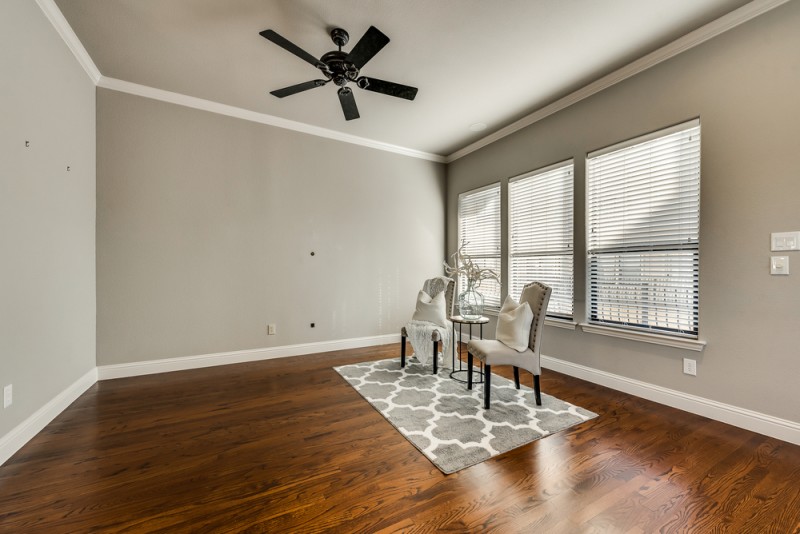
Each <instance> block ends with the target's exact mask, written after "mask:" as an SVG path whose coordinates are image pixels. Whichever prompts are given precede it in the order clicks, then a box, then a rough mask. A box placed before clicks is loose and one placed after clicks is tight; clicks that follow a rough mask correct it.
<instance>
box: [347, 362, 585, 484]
mask: <svg viewBox="0 0 800 534" xmlns="http://www.w3.org/2000/svg"><path fill="white" fill-rule="evenodd" d="M334 369H335V370H336V371H337V372H338V373H339V374H340V375H342V377H343V378H344V379H345V380H346V381H347V382H348V383H349V384H350V385H351V386H353V388H354V389H355V390H356V391H358V392H359V393H360V394H361V396H362V397H364V398H365V399H366V400H367V401H368V402H369V403H370V404H371V405H372V406H373V407H374V408H375V409H377V410H378V411H379V412H380V413H381V414H383V416H384V417H385V418H386V420H387V421H389V422H390V423H391V424H392V425H393V426H394V427H395V428H397V430H399V431H400V433H401V434H403V435H404V436H405V437H406V439H408V440H409V441H410V442H411V443H412V444H413V445H414V446H415V447H416V448H417V449H419V450H420V451H421V452H422V454H424V455H425V456H426V457H427V458H428V459H429V460H430V461H431V462H433V464H434V465H435V466H436V467H438V468H439V469H440V470H441V471H442V472H443V473H445V474H449V473H455V472H456V471H459V470H461V469H464V468H465V467H469V466H471V465H475V464H477V463H480V462H482V461H484V460H486V459H488V458H491V457H492V456H496V455H498V454H501V453H504V452H506V451H510V450H511V449H514V448H516V447H519V446H521V445H524V444H526V443H530V442H531V441H534V440H537V439H539V438H542V437H544V436H547V435H550V434H553V433H555V432H558V431H560V430H564V429H565V428H569V427H571V426H573V425H576V424H578V423H582V422H584V421H588V420H589V419H593V418H595V417H597V414H595V413H592V412H590V411H588V410H584V409H583V408H580V407H578V406H575V405H573V404H570V403H568V402H564V401H562V400H559V399H556V398H555V397H552V396H550V395H546V394H544V393H542V406H536V402H535V401H534V399H533V391H532V390H531V388H528V387H525V386H522V389H519V390H517V389H516V388H515V387H514V382H512V381H510V380H507V379H505V378H503V377H501V376H498V375H496V374H494V373H493V374H492V399H491V402H492V408H491V409H490V410H484V409H483V384H475V385H473V390H472V391H469V390H467V385H466V384H464V383H461V382H458V381H456V380H453V379H451V378H450V373H449V370H444V369H440V370H439V374H438V375H433V374H431V367H430V365H427V366H422V365H421V364H419V363H417V362H416V361H415V360H414V359H411V360H410V361H407V363H406V367H405V369H403V368H401V367H400V358H393V359H389V360H378V361H373V362H363V363H356V364H352V365H344V366H341V367H334ZM464 376H466V375H464ZM523 376H524V373H523ZM528 377H530V375H528Z"/></svg>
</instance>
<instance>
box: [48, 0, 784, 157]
mask: <svg viewBox="0 0 800 534" xmlns="http://www.w3.org/2000/svg"><path fill="white" fill-rule="evenodd" d="M789 1H790V0H753V1H752V2H750V3H748V4H746V5H744V6H742V7H740V8H739V9H737V10H735V11H732V12H730V13H728V14H727V15H723V16H722V17H720V18H718V19H716V20H714V21H712V22H709V23H708V24H706V25H705V26H702V27H700V28H698V29H696V30H694V31H692V32H690V33H688V34H686V35H684V36H683V37H680V38H678V39H676V40H675V41H673V42H671V43H669V44H667V45H665V46H663V47H661V48H659V49H658V50H655V51H653V52H651V53H649V54H647V55H645V56H643V57H641V58H639V59H637V60H636V61H633V62H632V63H629V64H628V65H626V66H624V67H621V68H619V69H617V70H615V71H614V72H612V73H610V74H607V75H606V76H603V77H602V78H599V79H597V80H595V81H594V82H592V83H590V84H589V85H586V86H584V87H582V88H581V89H578V90H577V91H575V92H573V93H570V94H569V95H567V96H565V97H563V98H560V99H559V100H556V101H555V102H553V103H551V104H548V105H547V106H544V107H543V108H540V109H538V110H536V111H534V112H533V113H531V114H529V115H527V116H525V117H523V118H521V119H519V120H517V121H515V122H513V123H511V124H509V125H508V126H506V127H504V128H501V129H500V130H497V131H496V132H494V133H492V134H490V135H488V136H486V137H484V138H482V139H479V140H478V141H476V142H474V143H471V144H469V145H467V146H465V147H464V148H461V149H459V150H457V151H456V152H453V153H452V154H450V155H449V156H441V155H439V154H432V153H429V152H423V151H420V150H414V149H411V148H407V147H401V146H397V145H392V144H389V143H383V142H381V141H375V140H373V139H367V138H365V137H358V136H355V135H350V134H346V133H342V132H337V131H334V130H329V129H327V128H321V127H318V126H312V125H309V124H305V123H301V122H297V121H292V120H288V119H283V118H281V117H275V116H274V115H268V114H266V113H259V112H256V111H251V110H247V109H244V108H238V107H235V106H229V105H227V104H221V103H218V102H213V101H211V100H204V99H202V98H196V97H192V96H188V95H183V94H180V93H173V92H170V91H164V90H162V89H156V88H154V87H148V86H145V85H139V84H136V83H132V82H127V81H124V80H118V79H116V78H109V77H106V76H103V75H102V74H101V73H100V70H99V69H98V68H97V66H96V65H95V64H94V61H92V58H91V57H90V56H89V53H88V52H87V51H86V49H85V48H84V47H83V44H82V43H81V42H80V39H78V36H77V35H76V34H75V32H74V31H73V30H72V27H71V26H70V25H69V23H68V22H67V19H66V18H64V15H63V14H62V13H61V10H60V9H59V8H58V6H57V5H56V4H55V1H54V0H36V3H37V4H38V6H39V8H40V9H41V10H42V12H43V13H44V14H45V16H46V17H47V19H48V20H49V21H50V23H51V24H52V25H53V27H54V28H55V29H56V31H57V32H58V34H59V35H60V36H61V38H62V39H63V40H64V42H65V43H66V44H67V47H69V49H70V51H71V52H72V53H73V55H74V56H75V58H76V59H77V60H78V63H79V64H80V65H81V66H82V67H83V69H84V70H85V71H86V73H87V74H88V75H89V78H91V80H92V81H93V82H94V84H95V85H97V86H99V87H103V88H106V89H111V90H114V91H120V92H124V93H129V94H133V95H138V96H143V97H145V98H152V99H155V100H161V101H163V102H169V103H172V104H177V105H180V106H186V107H190V108H194V109H200V110H204V111H209V112H211V113H217V114H220V115H227V116H230V117H235V118H239V119H243V120H248V121H252V122H257V123H260V124H266V125H269V126H276V127H278V128H284V129H287V130H294V131H297V132H302V133H307V134H310V135H315V136H318V137H325V138H328V139H334V140H337V141H342V142H344V143H350V144H354V145H360V146H364V147H368V148H374V149H376V150H383V151H386V152H393V153H395V154H401V155H403V156H409V157H412V158H418V159H424V160H427V161H433V162H436V163H452V162H453V161H456V160H457V159H459V158H462V157H464V156H466V155H467V154H471V153H472V152H475V151H476V150H479V149H481V148H483V147H485V146H487V145H490V144H492V143H494V142H495V141H498V140H500V139H502V138H504V137H507V136H509V135H511V134H512V133H514V132H517V131H519V130H521V129H523V128H525V127H527V126H530V125H531V124H534V123H536V122H538V121H540V120H542V119H544V118H546V117H549V116H550V115H553V114H554V113H557V112H559V111H561V110H563V109H566V108H568V107H569V106H572V105H573V104H576V103H578V102H580V101H581V100H584V99H586V98H588V97H590V96H592V95H594V94H597V93H599V92H600V91H603V90H604V89H607V88H609V87H611V86H613V85H615V84H617V83H619V82H621V81H623V80H626V79H628V78H630V77H632V76H634V75H636V74H639V73H640V72H643V71H645V70H647V69H649V68H650V67H653V66H655V65H658V64H659V63H661V62H663V61H666V60H668V59H670V58H672V57H675V56H677V55H678V54H681V53H683V52H685V51H687V50H689V49H691V48H694V47H695V46H697V45H699V44H702V43H704V42H706V41H708V40H709V39H712V38H714V37H716V36H718V35H720V34H722V33H724V32H726V31H728V30H730V29H732V28H735V27H736V26H739V25H740V24H743V23H745V22H747V21H749V20H751V19H754V18H755V17H758V16H759V15H762V14H764V13H766V12H768V11H770V10H772V9H774V8H776V7H778V6H781V5H783V4H785V3H787V2H789Z"/></svg>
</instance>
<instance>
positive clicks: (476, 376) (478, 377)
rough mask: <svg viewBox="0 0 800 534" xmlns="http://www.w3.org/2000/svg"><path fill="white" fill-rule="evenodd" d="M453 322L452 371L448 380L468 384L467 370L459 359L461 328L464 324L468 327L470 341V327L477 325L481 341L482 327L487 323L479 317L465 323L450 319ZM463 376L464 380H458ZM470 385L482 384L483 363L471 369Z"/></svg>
mask: <svg viewBox="0 0 800 534" xmlns="http://www.w3.org/2000/svg"><path fill="white" fill-rule="evenodd" d="M451 319H452V320H453V338H452V340H451V344H452V369H453V370H452V371H451V372H450V378H452V379H453V380H455V381H457V382H461V383H463V384H466V383H468V380H467V371H468V368H467V367H466V362H465V361H464V360H462V359H461V343H460V341H461V339H462V337H463V331H462V328H463V326H464V325H465V324H466V325H467V326H468V327H469V337H470V339H472V325H473V324H475V325H478V326H479V327H480V333H481V339H483V325H484V324H486V323H487V322H489V320H488V319H486V318H485V317H481V318H480V319H479V320H477V321H465V320H463V319H461V318H460V316H458V317H451ZM456 324H458V338H456ZM456 352H458V369H456ZM461 374H463V376H464V378H460V377H459V376H458V375H461ZM472 383H473V384H482V383H483V362H480V368H478V367H473V369H472Z"/></svg>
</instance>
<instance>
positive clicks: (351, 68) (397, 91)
mask: <svg viewBox="0 0 800 534" xmlns="http://www.w3.org/2000/svg"><path fill="white" fill-rule="evenodd" d="M260 35H261V36H262V37H264V38H265V39H267V40H269V41H272V42H273V43H275V44H276V45H278V46H280V47H281V48H283V49H284V50H286V51H287V52H290V53H292V54H294V55H295V56H297V57H299V58H300V59H302V60H303V61H305V62H307V63H310V64H311V65H313V66H314V67H316V68H317V69H319V70H320V72H322V75H323V76H325V79H324V80H321V79H318V80H311V81H308V82H303V83H298V84H296V85H290V86H289V87H284V88H282V89H276V90H274V91H270V94H272V95H274V96H276V97H278V98H284V97H287V96H291V95H294V94H297V93H300V92H303V91H307V90H309V89H314V88H316V87H322V86H323V85H327V84H328V83H330V82H333V83H334V85H337V86H338V87H339V90H338V91H337V92H338V95H339V103H340V104H341V106H342V112H343V113H344V118H345V119H346V120H348V121H350V120H353V119H357V118H359V116H360V115H359V113H358V106H356V100H355V96H354V95H353V91H352V89H350V87H348V84H349V83H350V82H354V83H355V85H356V86H357V87H358V88H359V89H365V90H367V91H372V92H375V93H381V94H384V95H389V96H394V97H397V98H403V99H405V100H414V97H416V96H417V88H416V87H410V86H408V85H402V84H399V83H395V82H387V81H385V80H379V79H377V78H368V77H367V76H359V73H360V71H361V69H362V68H363V67H364V65H366V64H367V62H368V61H369V60H370V59H372V58H373V57H374V56H375V54H377V53H378V52H380V51H381V49H383V47H384V46H386V45H387V44H388V43H389V38H388V37H387V36H386V35H384V34H383V32H381V31H380V30H379V29H378V28H376V27H375V26H370V27H369V29H368V30H367V32H366V33H365V34H364V35H363V36H362V37H361V39H360V40H359V41H358V42H357V43H356V45H355V46H354V47H353V49H352V50H351V51H350V52H342V47H343V46H344V45H346V44H347V43H348V42H349V41H350V35H349V34H348V33H347V32H346V31H345V30H343V29H341V28H334V29H333V30H331V39H332V40H333V44H335V45H336V46H337V47H338V48H339V49H338V50H331V51H330V52H326V53H325V54H323V55H322V57H320V58H319V59H317V58H315V57H314V56H312V55H311V54H309V53H308V52H306V51H305V50H303V49H302V48H300V47H299V46H297V45H296V44H294V43H292V42H291V41H289V40H288V39H286V38H285V37H282V36H281V35H279V34H278V33H276V32H275V31H273V30H264V31H262V32H260Z"/></svg>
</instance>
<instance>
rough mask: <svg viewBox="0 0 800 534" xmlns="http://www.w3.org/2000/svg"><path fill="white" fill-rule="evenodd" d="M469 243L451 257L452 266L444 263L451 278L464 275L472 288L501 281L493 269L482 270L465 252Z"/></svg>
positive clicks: (462, 245)
mask: <svg viewBox="0 0 800 534" xmlns="http://www.w3.org/2000/svg"><path fill="white" fill-rule="evenodd" d="M467 244H468V243H467V242H464V243H462V244H461V246H460V247H458V250H457V251H455V253H453V255H452V256H450V259H451V261H452V263H453V264H452V265H450V264H449V263H447V262H443V263H444V270H445V272H446V273H447V275H448V276H450V277H453V278H455V277H458V276H459V275H464V277H465V278H466V279H467V282H468V284H469V285H470V286H473V287H479V286H480V285H481V282H482V281H484V280H490V279H491V280H497V281H498V282H499V281H500V277H499V276H497V273H495V272H494V271H493V270H491V269H482V268H481V267H480V266H479V265H477V264H476V263H475V262H474V261H472V259H471V258H470V257H469V254H465V253H464V252H463V250H464V247H466V246H467Z"/></svg>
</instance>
